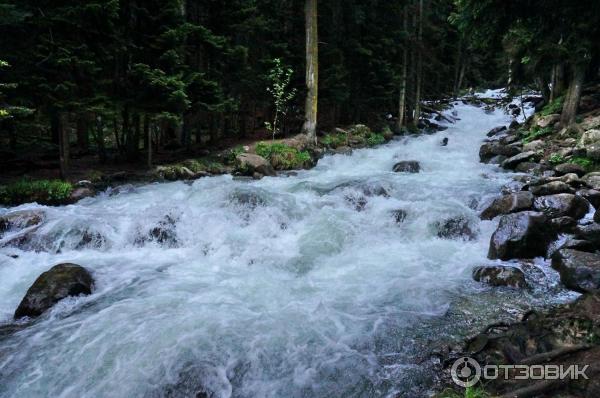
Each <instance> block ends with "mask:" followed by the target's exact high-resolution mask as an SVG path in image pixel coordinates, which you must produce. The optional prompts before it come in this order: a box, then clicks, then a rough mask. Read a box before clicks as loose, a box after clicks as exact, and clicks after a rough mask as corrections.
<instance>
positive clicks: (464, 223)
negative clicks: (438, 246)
mask: <svg viewBox="0 0 600 398" xmlns="http://www.w3.org/2000/svg"><path fill="white" fill-rule="evenodd" d="M434 228H435V230H436V235H437V236H438V238H442V239H463V240H475V239H476V238H477V233H478V231H477V230H476V228H475V227H473V226H472V225H471V222H470V220H468V219H467V218H465V217H463V216H458V217H452V218H449V219H446V220H443V221H438V222H436V223H434Z"/></svg>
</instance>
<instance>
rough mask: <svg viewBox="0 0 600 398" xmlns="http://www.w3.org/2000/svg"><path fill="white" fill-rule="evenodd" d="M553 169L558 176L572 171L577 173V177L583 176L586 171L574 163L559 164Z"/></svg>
mask: <svg viewBox="0 0 600 398" xmlns="http://www.w3.org/2000/svg"><path fill="white" fill-rule="evenodd" d="M554 171H556V174H558V175H559V176H563V175H565V174H571V173H574V174H577V177H583V176H584V175H585V173H586V171H585V169H584V168H583V167H582V166H580V165H578V164H575V163H563V164H559V165H558V166H556V167H555V168H554Z"/></svg>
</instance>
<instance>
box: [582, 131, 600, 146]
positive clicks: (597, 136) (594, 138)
mask: <svg viewBox="0 0 600 398" xmlns="http://www.w3.org/2000/svg"><path fill="white" fill-rule="evenodd" d="M599 141H600V129H591V130H587V131H586V132H585V133H583V135H582V136H581V141H580V143H581V145H582V146H585V145H590V144H595V143H597V142H599Z"/></svg>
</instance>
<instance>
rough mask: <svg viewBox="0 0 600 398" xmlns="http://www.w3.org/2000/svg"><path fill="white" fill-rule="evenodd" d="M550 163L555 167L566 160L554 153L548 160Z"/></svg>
mask: <svg viewBox="0 0 600 398" xmlns="http://www.w3.org/2000/svg"><path fill="white" fill-rule="evenodd" d="M548 161H549V162H550V163H551V164H553V165H557V164H562V163H564V162H565V158H564V157H563V156H562V155H560V154H558V153H553V154H552V155H550V158H549V159H548Z"/></svg>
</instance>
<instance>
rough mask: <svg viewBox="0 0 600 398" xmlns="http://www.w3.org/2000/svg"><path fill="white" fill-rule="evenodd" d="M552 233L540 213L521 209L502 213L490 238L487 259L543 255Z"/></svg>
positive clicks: (552, 236) (554, 234)
mask: <svg viewBox="0 0 600 398" xmlns="http://www.w3.org/2000/svg"><path fill="white" fill-rule="evenodd" d="M555 237H556V233H555V232H554V231H552V230H551V228H549V227H548V218H547V217H546V216H545V215H544V214H543V213H538V212H534V211H524V212H520V213H513V214H508V215H505V216H502V218H501V219H500V224H499V225H498V228H497V229H496V232H494V234H493V235H492V238H491V240H490V250H489V253H488V257H489V258H490V259H493V260H494V259H500V260H510V259H514V258H534V257H538V256H545V255H546V251H547V249H548V245H549V244H550V242H552V240H554V238H555Z"/></svg>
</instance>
